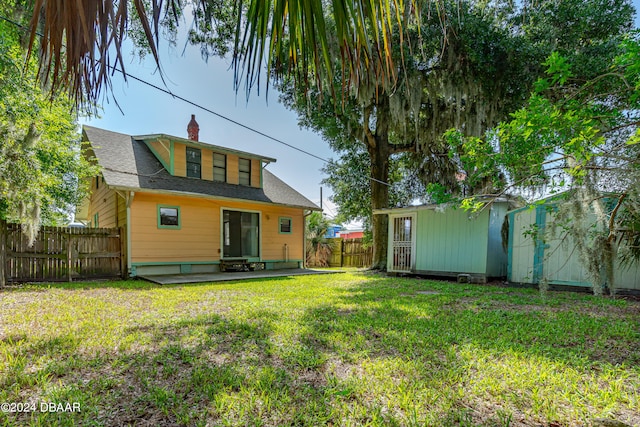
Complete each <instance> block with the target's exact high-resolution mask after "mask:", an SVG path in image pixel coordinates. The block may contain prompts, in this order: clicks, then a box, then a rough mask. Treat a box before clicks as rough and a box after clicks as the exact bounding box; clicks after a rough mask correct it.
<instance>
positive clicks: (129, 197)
mask: <svg viewBox="0 0 640 427" xmlns="http://www.w3.org/2000/svg"><path fill="white" fill-rule="evenodd" d="M135 195H136V193H135V192H133V191H129V192H128V193H127V197H126V202H127V269H128V270H129V277H131V275H132V274H133V275H135V270H134V269H133V267H132V266H131V258H132V257H131V204H132V203H133V197H134V196H135Z"/></svg>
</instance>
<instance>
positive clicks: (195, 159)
mask: <svg viewBox="0 0 640 427" xmlns="http://www.w3.org/2000/svg"><path fill="white" fill-rule="evenodd" d="M201 165H202V153H201V152H200V149H199V148H191V147H187V176H188V177H189V178H200V177H201V174H200V169H201Z"/></svg>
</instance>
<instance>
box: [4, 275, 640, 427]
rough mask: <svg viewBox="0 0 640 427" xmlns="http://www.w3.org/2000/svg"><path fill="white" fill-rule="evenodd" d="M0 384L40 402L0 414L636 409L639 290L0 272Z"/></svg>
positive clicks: (250, 420) (440, 415) (477, 416)
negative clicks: (83, 277) (51, 281)
mask: <svg viewBox="0 0 640 427" xmlns="http://www.w3.org/2000/svg"><path fill="white" fill-rule="evenodd" d="M231 274H232V273H231ZM0 402H5V403H15V404H16V405H14V409H16V408H17V404H18V403H20V404H28V405H36V408H35V409H36V411H35V412H29V413H25V412H22V413H0V425H43V426H45V425H46V426H49V425H96V426H97V425H113V426H121V425H135V424H143V425H150V426H168V425H189V426H191V425H202V426H204V425H268V426H281V425H310V426H311V425H313V426H315V425H335V426H342V425H352V426H359V425H402V426H415V425H430V426H476V425H482V426H507V425H511V426H538V425H546V426H571V425H586V426H588V425H592V422H593V420H594V419H598V418H607V419H617V420H620V421H624V422H625V423H627V424H629V425H635V426H640V413H639V412H640V303H638V302H630V301H624V300H612V299H608V298H596V297H593V296H589V295H579V294H574V293H550V294H549V295H548V296H546V297H544V298H543V297H541V296H540V295H539V293H538V292H537V291H536V290H531V289H516V288H505V287H496V286H487V285H485V286H483V285H459V284H453V283H445V282H435V281H426V280H419V279H405V278H387V277H383V276H375V275H368V274H364V273H358V272H347V273H344V274H335V275H323V276H299V277H295V278H278V279H268V280H255V281H246V282H227V283H213V284H196V285H184V286H157V285H152V284H148V283H144V282H136V281H130V282H109V283H93V284H92V283H78V284H71V285H69V284H66V285H50V286H31V287H23V288H8V289H4V290H0ZM43 402H44V404H45V408H44V409H47V411H41V409H43V408H42V407H41V403H43ZM49 402H51V403H54V404H59V403H62V404H63V405H66V404H70V405H71V404H74V403H76V404H79V405H80V408H81V410H80V412H78V411H75V412H49V411H48V406H46V405H47V403H49ZM31 409H33V407H31ZM66 409H69V408H68V407H67V408H66ZM72 409H73V408H72Z"/></svg>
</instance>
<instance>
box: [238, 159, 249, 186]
mask: <svg viewBox="0 0 640 427" xmlns="http://www.w3.org/2000/svg"><path fill="white" fill-rule="evenodd" d="M238 166H239V173H238V183H239V184H240V185H251V160H249V159H238Z"/></svg>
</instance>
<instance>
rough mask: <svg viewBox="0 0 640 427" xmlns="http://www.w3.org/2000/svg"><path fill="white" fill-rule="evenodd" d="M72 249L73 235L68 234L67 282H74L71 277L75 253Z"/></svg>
mask: <svg viewBox="0 0 640 427" xmlns="http://www.w3.org/2000/svg"><path fill="white" fill-rule="evenodd" d="M71 247H72V243H71V233H67V280H69V282H72V281H73V279H72V277H71V267H72V266H73V253H72V250H71Z"/></svg>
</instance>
